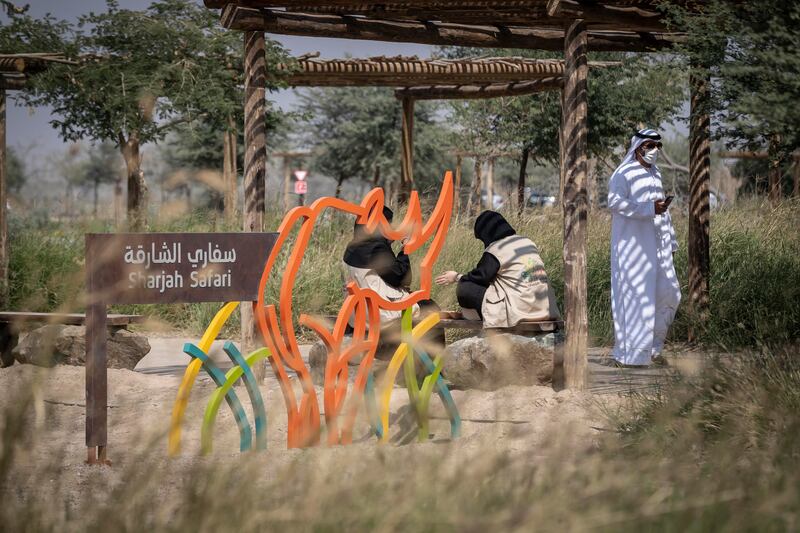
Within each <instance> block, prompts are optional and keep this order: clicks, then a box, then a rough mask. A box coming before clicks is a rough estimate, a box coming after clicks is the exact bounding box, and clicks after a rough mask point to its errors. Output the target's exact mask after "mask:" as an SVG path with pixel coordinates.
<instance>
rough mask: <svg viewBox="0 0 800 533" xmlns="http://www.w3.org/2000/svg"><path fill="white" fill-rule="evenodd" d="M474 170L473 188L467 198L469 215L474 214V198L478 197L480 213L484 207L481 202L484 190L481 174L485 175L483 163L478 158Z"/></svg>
mask: <svg viewBox="0 0 800 533" xmlns="http://www.w3.org/2000/svg"><path fill="white" fill-rule="evenodd" d="M473 168H474V174H475V175H474V176H473V177H472V187H471V188H470V191H469V197H468V198H467V214H468V215H472V214H473V211H472V198H473V196H477V199H476V205H477V206H478V212H480V211H481V208H482V206H483V203H482V201H481V189H482V188H483V185H482V184H481V180H482V176H481V174H482V173H483V161H481V160H480V159H479V158H477V157H476V158H475V164H474V167H473Z"/></svg>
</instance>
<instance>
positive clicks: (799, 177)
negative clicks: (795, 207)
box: [792, 155, 800, 198]
mask: <svg viewBox="0 0 800 533" xmlns="http://www.w3.org/2000/svg"><path fill="white" fill-rule="evenodd" d="M792 177H793V178H794V190H793V191H792V195H793V196H794V197H795V198H800V155H795V156H794V162H793V163H792Z"/></svg>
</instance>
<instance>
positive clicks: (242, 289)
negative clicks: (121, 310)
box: [86, 233, 277, 304]
mask: <svg viewBox="0 0 800 533" xmlns="http://www.w3.org/2000/svg"><path fill="white" fill-rule="evenodd" d="M276 238H277V234H274V233H116V234H96V233H95V234H87V235H86V266H87V270H88V277H87V282H88V287H87V289H88V291H89V293H90V300H100V301H103V302H105V303H107V304H123V303H124V304H132V303H139V304H145V303H176V302H181V303H194V302H232V301H253V300H255V299H256V296H257V292H258V283H259V281H260V279H261V273H262V271H263V269H264V264H265V263H266V262H267V258H268V257H269V253H270V251H271V250H272V246H273V244H274V243H275V239H276Z"/></svg>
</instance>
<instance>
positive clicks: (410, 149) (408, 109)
mask: <svg viewBox="0 0 800 533" xmlns="http://www.w3.org/2000/svg"><path fill="white" fill-rule="evenodd" d="M402 129H403V138H402V150H403V153H402V158H403V159H402V161H401V163H400V176H401V179H402V188H401V191H402V194H403V200H408V198H409V195H410V194H411V191H412V190H413V189H414V100H412V99H411V98H403V122H402Z"/></svg>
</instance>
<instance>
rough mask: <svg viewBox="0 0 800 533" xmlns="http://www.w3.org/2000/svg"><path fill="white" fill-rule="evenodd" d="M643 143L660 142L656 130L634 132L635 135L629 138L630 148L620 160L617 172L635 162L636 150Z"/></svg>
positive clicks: (659, 136)
mask: <svg viewBox="0 0 800 533" xmlns="http://www.w3.org/2000/svg"><path fill="white" fill-rule="evenodd" d="M645 141H656V142H660V141H661V135H660V134H659V133H658V132H657V131H656V130H651V129H643V130H639V131H637V132H636V134H635V135H634V136H633V137H631V147H630V148H629V149H628V153H627V154H625V157H624V158H623V159H622V163H620V164H619V166H618V167H617V171H619V170H620V169H621V168H623V167H625V166H627V165H628V164H630V163H633V162H634V161H636V150H637V149H638V148H639V147H640V146H641V145H642V143H644V142H645Z"/></svg>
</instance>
